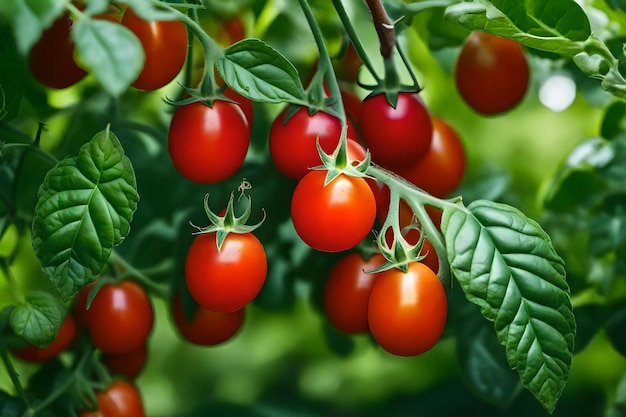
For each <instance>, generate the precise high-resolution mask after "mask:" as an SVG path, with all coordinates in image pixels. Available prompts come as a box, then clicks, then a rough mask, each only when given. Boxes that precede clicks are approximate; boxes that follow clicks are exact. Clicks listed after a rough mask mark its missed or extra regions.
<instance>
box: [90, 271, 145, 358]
mask: <svg viewBox="0 0 626 417" xmlns="http://www.w3.org/2000/svg"><path fill="white" fill-rule="evenodd" d="M86 318H87V327H88V328H89V332H90V334H91V340H92V342H93V345H94V346H95V347H96V348H98V349H100V350H102V351H103V352H105V353H115V354H127V353H130V352H134V351H136V350H138V349H140V348H141V347H142V346H143V345H144V344H145V343H146V339H147V338H148V335H149V334H150V331H151V330H152V325H153V322H154V311H153V309H152V303H151V301H150V298H149V296H148V294H147V293H146V291H145V290H144V289H143V287H141V286H140V285H139V284H137V283H135V282H132V281H122V282H120V283H116V284H112V283H111V284H105V285H103V286H102V288H100V290H99V291H98V294H97V295H96V297H95V298H94V299H93V302H92V303H91V306H90V308H89V310H87V315H86Z"/></svg>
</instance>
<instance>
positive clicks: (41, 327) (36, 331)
mask: <svg viewBox="0 0 626 417" xmlns="http://www.w3.org/2000/svg"><path fill="white" fill-rule="evenodd" d="M64 317H65V307H64V306H63V304H62V303H61V300H59V299H58V298H57V297H55V296H54V295H52V294H50V293H47V292H43V291H33V292H31V293H30V294H28V296H27V297H26V301H25V302H24V303H21V304H18V305H17V306H16V307H15V309H14V310H13V312H12V313H11V328H12V329H13V331H14V332H15V333H16V334H17V335H19V336H22V337H23V338H24V339H26V341H27V342H29V343H32V344H34V345H37V346H45V345H47V344H49V343H50V342H52V341H53V340H54V338H55V337H56V335H57V332H58V331H59V326H61V322H62V321H63V318H64Z"/></svg>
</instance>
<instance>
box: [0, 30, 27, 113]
mask: <svg viewBox="0 0 626 417" xmlns="http://www.w3.org/2000/svg"><path fill="white" fill-rule="evenodd" d="M0 62H2V70H1V71H0V120H7V121H8V120H11V119H12V118H13V117H15V116H16V115H17V112H18V111H19V109H20V101H21V100H22V84H21V72H22V70H21V68H20V65H19V63H20V60H19V57H18V53H17V49H16V47H15V39H14V38H13V35H12V34H11V32H10V31H9V28H8V27H7V26H4V25H0Z"/></svg>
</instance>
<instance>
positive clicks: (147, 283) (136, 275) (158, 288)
mask: <svg viewBox="0 0 626 417" xmlns="http://www.w3.org/2000/svg"><path fill="white" fill-rule="evenodd" d="M111 261H112V262H114V263H116V264H118V265H120V266H121V267H122V269H123V271H124V272H123V273H122V274H121V276H120V279H124V278H129V279H133V280H135V281H137V282H139V283H140V284H142V285H143V286H144V287H145V288H146V289H148V290H149V291H151V292H153V293H154V294H156V295H157V296H159V297H161V298H163V299H165V300H167V299H169V296H170V287H169V286H168V285H165V284H159V283H156V282H154V281H153V280H152V279H150V277H149V276H148V275H147V274H146V273H145V272H147V273H155V272H164V271H168V270H171V268H172V267H173V264H172V263H171V262H167V261H165V262H163V263H161V264H158V265H157V266H156V267H154V268H150V269H146V270H144V271H145V272H144V271H140V270H139V269H137V268H135V267H134V266H133V265H131V264H130V263H129V262H127V261H126V259H124V258H123V257H122V256H120V255H119V254H118V253H117V252H115V251H113V252H112V253H111Z"/></svg>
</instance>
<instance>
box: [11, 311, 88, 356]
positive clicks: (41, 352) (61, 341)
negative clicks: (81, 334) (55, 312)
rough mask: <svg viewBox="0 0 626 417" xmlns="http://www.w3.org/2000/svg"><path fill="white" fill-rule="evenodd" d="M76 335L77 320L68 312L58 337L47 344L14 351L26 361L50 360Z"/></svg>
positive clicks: (67, 345) (69, 343)
mask: <svg viewBox="0 0 626 417" xmlns="http://www.w3.org/2000/svg"><path fill="white" fill-rule="evenodd" d="M75 337H76V322H75V321H74V316H72V314H67V315H66V316H65V318H64V319H63V322H62V323H61V326H60V327H59V330H58V332H57V335H56V337H55V338H54V340H53V341H52V342H50V343H49V344H48V345H47V346H44V347H38V346H35V345H28V346H26V347H24V348H21V349H17V350H14V351H13V354H14V355H15V356H17V357H18V358H20V359H21V360H23V361H26V362H33V363H40V362H45V361H48V360H50V359H52V358H54V357H56V356H57V355H59V354H60V353H61V352H63V351H64V350H66V349H67V348H68V347H70V345H71V344H72V342H73V341H74V338H75Z"/></svg>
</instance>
